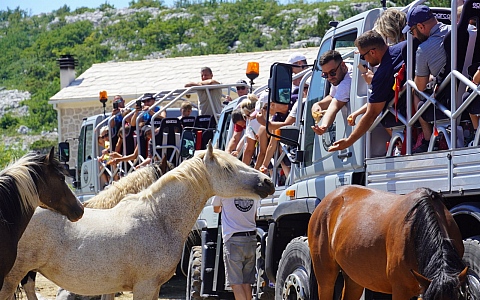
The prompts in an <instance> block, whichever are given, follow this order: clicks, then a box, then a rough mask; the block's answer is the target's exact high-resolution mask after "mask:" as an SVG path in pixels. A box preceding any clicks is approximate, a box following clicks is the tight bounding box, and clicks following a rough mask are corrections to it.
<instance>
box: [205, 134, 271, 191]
mask: <svg viewBox="0 0 480 300" xmlns="http://www.w3.org/2000/svg"><path fill="white" fill-rule="evenodd" d="M197 155H198V156H199V157H200V158H202V159H203V161H204V164H205V166H206V168H207V170H208V174H209V175H210V176H211V180H210V181H211V185H212V188H213V191H214V194H215V195H217V196H220V197H225V198H231V197H247V198H252V199H258V198H265V197H266V196H268V195H271V194H273V192H274V191H275V187H274V185H273V182H272V181H271V180H270V177H268V176H267V175H265V174H263V173H262V172H260V171H257V170H255V169H253V168H251V167H249V166H247V165H246V164H244V163H243V162H241V161H240V160H238V159H237V158H235V157H234V156H232V155H230V154H228V153H226V152H225V151H221V150H217V149H215V150H214V149H213V147H212V145H211V144H210V143H209V144H208V146H207V150H205V151H201V152H200V151H198V154H197Z"/></svg>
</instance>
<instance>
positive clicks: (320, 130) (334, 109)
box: [312, 98, 346, 135]
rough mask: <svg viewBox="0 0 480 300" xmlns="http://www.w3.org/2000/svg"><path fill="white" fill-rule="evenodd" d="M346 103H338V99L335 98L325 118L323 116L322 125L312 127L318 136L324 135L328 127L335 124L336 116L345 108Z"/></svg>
mask: <svg viewBox="0 0 480 300" xmlns="http://www.w3.org/2000/svg"><path fill="white" fill-rule="evenodd" d="M345 103H346V102H342V101H338V100H337V99H335V98H333V99H332V102H330V105H329V106H328V109H327V112H326V113H325V116H323V119H322V124H321V125H315V126H312V130H313V131H314V132H315V133H316V134H318V135H322V134H324V133H325V131H327V129H328V127H330V125H332V124H333V121H334V120H335V116H336V115H337V113H338V111H339V110H340V109H342V107H344V106H345Z"/></svg>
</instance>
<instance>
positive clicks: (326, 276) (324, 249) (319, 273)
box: [308, 230, 340, 299]
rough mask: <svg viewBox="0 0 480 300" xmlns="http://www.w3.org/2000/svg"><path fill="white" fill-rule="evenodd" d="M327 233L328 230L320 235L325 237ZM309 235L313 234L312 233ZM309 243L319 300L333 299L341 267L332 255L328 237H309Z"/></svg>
mask: <svg viewBox="0 0 480 300" xmlns="http://www.w3.org/2000/svg"><path fill="white" fill-rule="evenodd" d="M325 232H326V230H324V231H322V232H321V233H320V234H324V235H325ZM309 234H311V232H310V231H309ZM312 236H314V235H312ZM317 236H318V235H317ZM308 243H309V246H310V255H311V257H312V263H313V270H314V273H315V276H316V277H317V283H318V297H319V299H333V294H334V290H335V281H336V280H337V276H338V273H339V272H340V266H339V265H338V264H337V262H336V261H335V260H334V259H333V257H332V256H331V255H330V251H329V248H328V247H329V243H328V237H325V236H323V237H322V236H320V237H317V238H313V239H312V238H310V235H309V240H308Z"/></svg>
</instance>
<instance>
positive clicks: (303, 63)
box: [287, 52, 308, 74]
mask: <svg viewBox="0 0 480 300" xmlns="http://www.w3.org/2000/svg"><path fill="white" fill-rule="evenodd" d="M287 63H288V64H291V65H296V66H298V67H293V68H292V72H293V74H297V73H300V72H301V71H303V70H304V69H305V68H307V65H308V64H307V58H306V57H305V55H303V54H302V53H299V52H296V53H292V54H291V55H290V56H289V57H288V60H287Z"/></svg>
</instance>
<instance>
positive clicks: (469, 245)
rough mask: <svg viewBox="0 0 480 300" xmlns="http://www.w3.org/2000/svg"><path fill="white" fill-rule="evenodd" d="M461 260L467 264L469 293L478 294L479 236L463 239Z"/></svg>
mask: <svg viewBox="0 0 480 300" xmlns="http://www.w3.org/2000/svg"><path fill="white" fill-rule="evenodd" d="M463 245H464V246H465V252H464V254H463V261H464V262H465V263H466V264H467V266H468V284H469V292H470V294H471V295H480V236H474V237H470V238H468V239H466V240H464V241H463Z"/></svg>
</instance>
